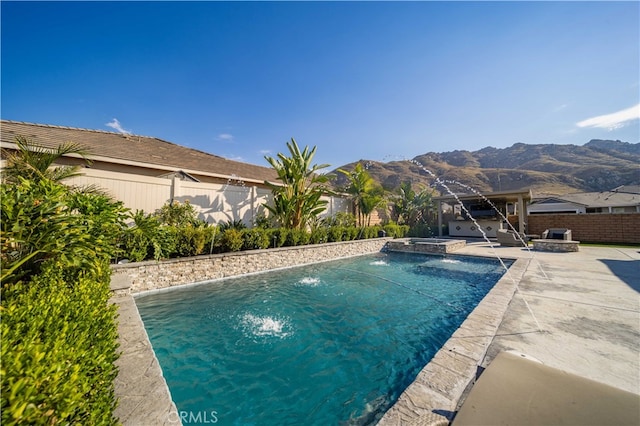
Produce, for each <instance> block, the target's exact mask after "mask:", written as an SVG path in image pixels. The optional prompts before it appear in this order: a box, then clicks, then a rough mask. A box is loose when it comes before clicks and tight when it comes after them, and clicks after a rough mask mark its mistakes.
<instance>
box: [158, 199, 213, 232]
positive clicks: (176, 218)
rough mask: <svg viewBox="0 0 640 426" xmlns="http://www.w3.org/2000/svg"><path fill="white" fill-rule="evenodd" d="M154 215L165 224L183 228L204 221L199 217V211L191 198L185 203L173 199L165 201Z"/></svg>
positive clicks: (197, 224)
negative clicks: (190, 200)
mask: <svg viewBox="0 0 640 426" xmlns="http://www.w3.org/2000/svg"><path fill="white" fill-rule="evenodd" d="M154 216H156V217H157V218H158V221H159V222H160V223H161V224H163V225H169V226H176V227H179V228H183V227H185V226H199V225H202V224H203V221H202V220H200V219H198V213H197V212H196V209H195V207H193V205H192V204H191V203H189V200H187V201H185V202H184V203H180V202H179V201H175V200H174V201H172V202H169V203H165V204H164V205H163V206H162V207H161V208H160V209H158V210H156V212H155V213H154Z"/></svg>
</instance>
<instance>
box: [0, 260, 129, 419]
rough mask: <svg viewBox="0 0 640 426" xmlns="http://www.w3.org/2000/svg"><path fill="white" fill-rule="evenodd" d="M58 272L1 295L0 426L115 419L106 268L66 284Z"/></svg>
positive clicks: (111, 313) (111, 318) (49, 270)
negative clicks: (100, 274)
mask: <svg viewBox="0 0 640 426" xmlns="http://www.w3.org/2000/svg"><path fill="white" fill-rule="evenodd" d="M105 271H108V267H107V268H105ZM63 275H64V271H63V270H61V269H58V268H53V267H49V268H47V269H45V270H44V271H43V272H42V273H41V274H40V275H38V276H36V277H34V279H33V280H32V281H31V282H29V283H24V282H19V283H18V284H16V285H13V286H11V287H9V288H8V289H7V290H6V291H5V293H4V294H3V301H2V325H1V328H2V349H1V352H2V424H3V425H4V424H6V425H9V424H20V425H23V424H40V425H45V424H46V425H49V424H86V425H89V424H104V425H109V424H116V423H117V422H116V421H115V419H113V411H114V409H115V396H114V391H113V381H114V379H115V377H116V375H117V369H116V367H115V366H114V362H115V360H116V358H117V355H116V349H117V344H116V339H117V336H118V333H117V329H116V326H115V324H114V317H115V311H116V306H115V305H108V304H107V300H108V298H109V284H108V283H109V277H108V274H104V276H103V277H101V279H100V280H99V281H96V280H95V279H94V278H88V277H80V278H79V279H78V281H76V282H75V283H73V285H70V284H69V283H68V282H66V281H65V279H64V277H63Z"/></svg>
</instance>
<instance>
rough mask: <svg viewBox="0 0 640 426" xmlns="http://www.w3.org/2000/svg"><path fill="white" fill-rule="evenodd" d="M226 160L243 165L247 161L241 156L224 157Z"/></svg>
mask: <svg viewBox="0 0 640 426" xmlns="http://www.w3.org/2000/svg"><path fill="white" fill-rule="evenodd" d="M224 158H226V159H227V160H231V161H240V162H242V163H244V162H245V159H244V158H243V157H242V156H240V155H233V154H232V155H224Z"/></svg>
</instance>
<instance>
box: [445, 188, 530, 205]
mask: <svg viewBox="0 0 640 426" xmlns="http://www.w3.org/2000/svg"><path fill="white" fill-rule="evenodd" d="M520 198H522V200H523V201H525V202H526V201H529V200H531V190H530V189H525V190H520V191H501V192H487V193H482V194H480V193H477V194H455V195H452V194H447V195H442V196H440V197H433V200H434V201H444V202H448V201H467V200H481V199H487V200H490V201H496V200H502V201H509V202H515V201H518V199H520Z"/></svg>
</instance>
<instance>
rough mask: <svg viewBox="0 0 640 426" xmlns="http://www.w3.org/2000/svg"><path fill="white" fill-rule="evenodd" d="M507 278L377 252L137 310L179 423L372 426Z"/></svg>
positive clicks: (168, 298) (234, 282)
mask: <svg viewBox="0 0 640 426" xmlns="http://www.w3.org/2000/svg"><path fill="white" fill-rule="evenodd" d="M504 272H505V271H504V268H503V267H502V265H500V263H499V262H498V261H497V260H496V261H492V260H485V259H482V260H481V259H474V258H468V257H440V256H429V255H427V256H425V255H412V254H403V253H388V254H383V253H380V254H375V255H367V256H362V257H357V258H351V259H344V260H339V261H333V262H326V263H320V264H316V265H312V266H304V267H299V268H293V269H287V270H283V271H276V272H269V273H265V274H258V275H251V276H245V277H241V278H234V279H227V280H222V281H214V282H211V283H208V284H202V285H198V286H191V287H183V288H181V289H176V290H173V291H168V292H163V293H155V294H148V295H143V296H139V297H137V298H136V304H137V306H138V309H139V311H140V315H141V317H142V319H143V321H144V324H145V328H146V330H147V333H148V334H149V338H150V340H151V343H152V345H153V348H154V350H155V352H156V355H157V357H158V360H159V362H160V365H161V367H162V370H163V372H164V375H165V377H166V380H167V383H168V385H169V389H170V391H171V395H172V397H173V400H174V401H175V403H176V405H177V408H178V410H179V412H181V415H182V416H183V419H186V420H187V421H186V422H185V424H187V423H188V424H196V423H198V422H200V423H201V424H205V423H212V422H213V420H215V423H216V424H218V425H260V426H262V425H302V424H304V425H338V424H373V423H375V422H376V421H377V420H378V419H379V418H380V417H381V416H382V414H384V412H385V411H386V410H387V409H388V408H389V407H390V406H391V405H393V403H394V402H395V401H396V400H397V399H398V397H399V395H400V394H401V393H402V391H403V390H404V389H405V388H406V387H407V386H408V385H409V384H410V383H411V382H412V381H413V380H414V379H415V376H416V375H417V374H418V372H419V371H420V370H421V369H422V367H423V366H424V365H425V364H427V363H428V362H429V360H430V359H431V358H432V357H433V355H434V354H435V353H436V352H437V351H438V349H439V348H440V347H441V346H442V345H443V344H444V342H445V341H446V340H447V339H448V338H449V337H450V336H451V334H452V333H453V332H454V331H455V330H456V329H457V327H458V326H459V325H460V324H461V323H462V321H463V320H464V319H465V318H466V316H467V315H468V314H469V313H470V312H471V311H472V310H473V308H474V307H475V306H476V305H477V304H478V303H479V301H480V300H481V299H482V298H483V297H484V295H485V294H486V293H487V292H488V291H489V290H490V289H491V287H492V286H493V285H494V284H495V283H496V282H497V281H498V279H499V278H500V277H501V276H502V275H503V274H504ZM184 416H186V417H184Z"/></svg>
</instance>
